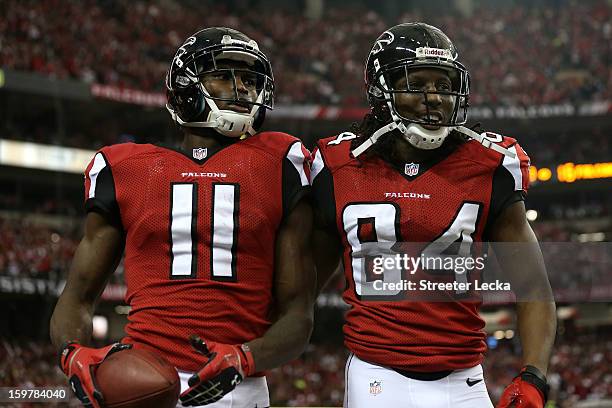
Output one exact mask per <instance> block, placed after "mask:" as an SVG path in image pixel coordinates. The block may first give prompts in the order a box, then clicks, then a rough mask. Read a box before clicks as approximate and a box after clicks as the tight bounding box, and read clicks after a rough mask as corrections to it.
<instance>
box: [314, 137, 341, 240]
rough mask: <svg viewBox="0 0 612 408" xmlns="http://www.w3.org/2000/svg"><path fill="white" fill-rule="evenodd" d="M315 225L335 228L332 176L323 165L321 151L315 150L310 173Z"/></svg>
mask: <svg viewBox="0 0 612 408" xmlns="http://www.w3.org/2000/svg"><path fill="white" fill-rule="evenodd" d="M310 183H311V185H312V196H313V201H314V210H315V216H316V223H317V224H318V225H320V226H323V227H325V228H332V229H335V228H336V200H335V193H334V181H333V176H332V174H331V172H330V170H329V167H328V166H327V165H326V163H325V159H324V157H323V152H322V150H321V149H318V148H315V152H314V160H313V163H312V171H311V173H310Z"/></svg>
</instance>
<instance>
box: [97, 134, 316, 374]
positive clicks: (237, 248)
mask: <svg viewBox="0 0 612 408" xmlns="http://www.w3.org/2000/svg"><path fill="white" fill-rule="evenodd" d="M190 153H191V152H190ZM309 159H310V155H309V153H308V151H307V150H306V149H305V148H304V147H303V146H302V143H301V142H300V141H299V140H298V139H296V138H294V137H293V136H290V135H287V134H284V133H276V132H262V133H259V134H257V135H254V136H252V137H249V138H247V139H245V140H240V141H237V142H235V143H233V144H231V145H228V146H225V147H223V148H221V149H216V150H214V149H210V148H209V149H196V150H194V152H193V154H192V155H191V154H190V155H187V154H184V153H182V152H179V151H176V150H173V149H170V148H166V147H161V146H156V145H151V144H133V143H128V144H119V145H113V146H109V147H105V148H103V149H101V150H100V151H99V152H98V153H96V155H95V156H94V158H93V160H92V161H91V163H90V164H89V166H88V167H87V169H86V171H85V200H86V201H85V205H86V208H87V210H88V211H95V212H98V213H100V214H102V215H103V216H104V217H105V218H106V219H107V220H108V221H109V222H111V223H113V224H115V225H117V226H118V227H119V228H121V229H122V230H123V231H124V232H125V237H126V243H125V259H124V266H125V282H126V285H127V293H126V296H125V301H126V302H127V303H128V304H129V305H130V306H131V311H130V314H129V316H128V320H129V323H128V324H127V326H126V329H125V330H126V334H127V337H126V338H125V339H124V341H126V342H134V343H135V344H136V345H139V344H142V345H145V346H150V347H153V348H155V349H156V350H158V351H159V352H160V353H161V354H162V355H163V356H164V357H165V358H166V359H167V360H168V361H169V362H170V363H171V364H173V365H174V366H175V367H177V368H179V369H181V370H184V371H197V370H198V369H199V368H201V366H202V365H203V363H204V357H203V356H202V355H200V354H199V353H196V352H194V351H193V350H192V348H191V346H190V345H189V342H188V338H189V335H191V334H198V335H200V336H202V337H205V338H206V339H210V340H212V341H216V342H221V343H228V344H240V343H244V342H246V341H250V340H252V339H254V338H258V337H260V336H262V335H263V334H264V333H265V331H266V330H267V329H268V327H269V326H270V324H271V322H270V320H269V319H270V312H271V307H272V304H273V294H272V287H273V275H274V263H275V261H274V259H275V240H276V235H277V231H278V229H279V227H280V225H281V222H282V220H283V218H284V216H285V215H287V214H288V213H289V212H290V211H291V210H292V208H293V207H294V206H295V205H296V204H297V202H298V201H299V199H300V198H301V197H302V196H303V194H304V193H305V191H306V190H307V189H309V185H308V172H309V167H308V162H309Z"/></svg>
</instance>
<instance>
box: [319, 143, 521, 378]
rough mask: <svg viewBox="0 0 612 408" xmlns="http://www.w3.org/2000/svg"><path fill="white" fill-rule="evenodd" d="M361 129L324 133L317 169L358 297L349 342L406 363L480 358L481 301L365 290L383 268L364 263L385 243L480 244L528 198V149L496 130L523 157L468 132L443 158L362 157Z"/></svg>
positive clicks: (386, 362) (387, 362) (367, 354)
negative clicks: (354, 152) (354, 144)
mask: <svg viewBox="0 0 612 408" xmlns="http://www.w3.org/2000/svg"><path fill="white" fill-rule="evenodd" d="M354 138H355V135H353V134H351V133H343V134H341V135H340V136H338V137H336V138H329V139H322V140H320V141H319V142H318V145H317V148H316V149H315V151H314V152H313V163H312V171H311V184H312V192H313V197H314V200H315V209H316V214H317V215H316V216H317V217H318V222H319V223H320V224H322V225H323V226H326V227H327V228H328V229H329V230H330V231H331V232H332V233H333V231H335V232H336V233H337V235H338V237H339V238H340V241H341V242H342V246H343V256H342V261H343V267H344V274H345V278H346V281H347V285H346V289H345V291H344V293H343V298H344V300H345V301H346V302H347V303H348V304H349V305H350V306H351V307H350V310H349V311H348V312H347V315H346V322H345V325H344V328H343V330H344V338H345V345H346V346H347V348H348V349H349V350H350V351H352V352H353V353H354V354H356V355H357V356H358V357H359V358H360V359H362V360H365V361H368V362H371V363H375V364H379V365H382V366H387V367H391V368H396V369H399V370H406V371H416V372H438V371H446V370H455V369H465V368H469V367H473V366H475V365H477V364H479V363H480V362H481V360H482V356H483V353H484V351H485V350H486V346H485V342H484V340H485V334H484V332H483V331H482V329H483V327H484V321H483V320H482V319H481V318H480V316H479V314H478V307H479V302H478V301H471V302H459V301H455V298H451V299H450V300H452V301H447V302H428V301H411V300H410V296H411V293H410V292H409V291H406V292H405V293H402V294H400V295H401V296H400V297H399V298H398V297H397V296H396V297H394V298H391V297H385V294H382V295H381V296H375V295H374V296H372V297H366V296H364V295H366V294H370V295H371V294H373V293H375V292H372V291H371V289H372V287H374V288H376V286H373V285H372V283H373V281H375V280H380V279H381V276H380V275H379V276H374V275H373V274H372V273H371V270H366V269H368V267H367V266H364V265H368V264H367V262H368V257H369V259H370V260H371V259H373V258H375V257H377V256H380V252H378V253H377V252H376V251H382V252H384V251H385V249H384V248H388V247H389V246H390V245H392V244H396V243H401V242H404V243H408V242H409V243H418V244H416V245H417V246H418V245H422V248H423V251H424V250H425V249H426V248H430V247H431V244H432V243H435V244H436V245H438V247H439V248H440V249H445V248H448V247H450V246H451V245H452V244H453V243H455V242H463V243H465V244H467V245H468V251H469V247H470V245H471V243H474V242H482V241H484V240H485V237H486V232H487V230H488V227H489V226H490V225H491V223H492V222H493V221H494V220H495V217H497V216H498V215H499V214H500V213H501V211H502V210H503V209H505V208H506V207H507V206H509V205H510V204H512V203H515V202H517V201H519V200H522V199H523V196H524V194H525V193H526V191H527V188H528V174H529V173H528V170H529V158H528V157H527V155H526V154H525V152H524V151H523V150H522V149H521V147H520V146H519V145H518V144H517V143H516V141H515V140H514V139H511V138H507V137H502V136H499V135H492V136H490V138H491V139H492V140H493V141H496V142H497V143H499V144H500V145H502V147H505V148H507V149H508V150H510V151H512V152H513V153H515V155H516V157H515V158H514V159H510V158H509V157H505V156H503V155H501V154H500V153H497V152H495V151H493V150H490V149H486V148H484V147H483V146H482V145H480V144H479V143H478V142H475V141H465V142H463V141H462V142H461V143H458V144H457V146H455V147H454V148H452V149H447V152H446V153H445V154H443V155H441V156H440V158H439V159H438V160H437V161H435V162H430V163H425V164H423V163H404V165H403V166H401V167H400V166H397V165H391V164H389V163H387V162H386V161H383V160H382V159H380V158H379V157H378V156H376V155H369V156H366V157H359V159H355V158H354V157H352V156H351V154H350V149H351V142H350V141H351V140H352V139H354ZM442 148H444V146H443V147H442ZM385 245H387V246H385ZM368 248H370V249H368ZM372 248H374V249H372ZM418 251H421V249H419V250H418ZM315 256H316V254H315ZM411 256H413V257H414V256H418V254H416V253H413V254H411ZM370 265H371V263H370ZM420 272H421V273H422V271H420ZM383 273H384V275H386V274H387V272H383ZM396 273H398V274H399V276H400V277H401V276H403V275H402V274H405V273H406V272H405V271H400V272H396ZM423 274H424V273H423ZM384 275H383V276H382V277H383V279H384V280H385V281H387V278H388V277H387V276H384ZM395 278H397V276H396V277H395ZM395 278H393V279H395ZM452 279H453V280H454V279H455V276H454V275H452ZM398 280H399V279H398ZM378 287H379V288H380V285H379V286H378ZM368 290H370V292H367V291H368ZM387 295H388V293H387Z"/></svg>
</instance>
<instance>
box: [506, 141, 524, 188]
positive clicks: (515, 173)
mask: <svg viewBox="0 0 612 408" xmlns="http://www.w3.org/2000/svg"><path fill="white" fill-rule="evenodd" d="M508 150H510V151H511V152H512V153H514V157H513V158H511V157H508V156H504V161H503V163H502V164H503V165H504V167H505V168H506V170H508V171H509V172H510V174H512V178H514V190H515V191H518V190H522V189H523V173H521V160H520V159H519V157H518V154H517V153H516V145H515V146H512V147H510V148H509V149H508Z"/></svg>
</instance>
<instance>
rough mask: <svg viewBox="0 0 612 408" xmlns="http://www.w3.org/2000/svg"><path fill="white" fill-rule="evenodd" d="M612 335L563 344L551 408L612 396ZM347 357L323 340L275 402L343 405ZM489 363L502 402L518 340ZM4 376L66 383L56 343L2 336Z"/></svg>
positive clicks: (273, 378) (274, 384)
mask: <svg viewBox="0 0 612 408" xmlns="http://www.w3.org/2000/svg"><path fill="white" fill-rule="evenodd" d="M606 338H607V339H606ZM609 338H610V337H609V336H607V337H606V336H596V335H595V334H593V333H588V334H583V335H582V336H580V337H577V338H573V339H571V341H570V340H560V341H558V342H557V344H556V346H555V351H554V355H553V357H552V360H551V365H550V368H549V374H548V378H549V384H550V386H551V393H550V401H554V402H549V405H547V407H548V408H554V407H559V408H568V407H572V406H574V405H575V403H576V402H577V401H582V400H591V399H597V398H602V397H606V396H607V397H610V396H612V374H611V373H610V371H609V366H608V364H609V362H610V361H612V340H609ZM346 358H347V352H346V351H345V350H344V348H342V347H341V346H335V345H329V344H318V345H317V346H316V347H314V346H311V347H310V349H309V350H308V351H306V352H305V353H304V354H303V355H302V356H301V357H300V358H299V359H297V360H295V361H293V362H291V363H290V364H287V365H285V366H283V367H281V368H277V369H274V370H272V371H270V372H268V373H267V377H268V383H269V385H270V392H271V395H270V396H271V399H272V403H273V404H274V405H281V406H341V405H342V398H343V389H344V365H345V362H346ZM483 366H484V370H485V379H486V381H487V387H488V389H489V394H490V395H491V398H492V399H493V400H494V401H497V399H498V398H499V396H500V395H501V393H502V391H503V388H504V387H505V386H506V385H507V384H508V383H509V382H510V381H511V380H512V377H513V376H514V375H516V372H518V370H519V369H520V367H521V361H520V356H519V354H518V353H517V351H516V344H515V343H513V342H512V341H505V342H504V343H500V345H499V347H498V348H497V349H495V351H494V352H489V353H488V354H487V356H486V357H485V362H484V364H483ZM0 378H3V379H4V380H3V385H5V386H21V387H23V386H43V385H45V386H55V387H63V386H65V378H64V375H63V374H62V372H61V371H60V370H59V368H58V367H57V362H56V356H55V350H53V347H52V346H51V345H50V344H48V343H41V342H34V341H24V342H18V341H16V340H15V339H11V340H7V339H2V340H0ZM24 381H27V382H24ZM74 402H75V401H74V400H73V403H74ZM71 405H72V404H71ZM26 406H27V405H26ZM32 406H34V405H32ZM74 406H78V403H77V404H75V405H74Z"/></svg>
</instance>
